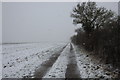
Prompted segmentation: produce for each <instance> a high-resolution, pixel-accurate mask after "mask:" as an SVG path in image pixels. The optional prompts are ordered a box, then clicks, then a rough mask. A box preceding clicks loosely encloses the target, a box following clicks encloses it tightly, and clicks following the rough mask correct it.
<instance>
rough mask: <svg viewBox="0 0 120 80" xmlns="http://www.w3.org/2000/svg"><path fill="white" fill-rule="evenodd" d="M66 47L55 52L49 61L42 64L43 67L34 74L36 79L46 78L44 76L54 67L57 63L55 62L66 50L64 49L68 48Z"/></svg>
mask: <svg viewBox="0 0 120 80" xmlns="http://www.w3.org/2000/svg"><path fill="white" fill-rule="evenodd" d="M66 46H67V45H66ZM66 46H64V47H63V48H62V49H61V50H59V51H57V52H55V53H54V54H53V55H52V56H51V57H50V58H49V60H47V61H45V62H43V63H42V64H41V67H40V68H38V69H37V70H36V71H35V73H34V76H33V77H34V78H42V77H44V75H45V74H46V73H47V72H48V71H49V70H50V69H51V67H52V65H53V64H54V63H55V61H56V60H57V59H58V57H59V56H60V54H61V52H62V51H63V50H64V48H65V47H66Z"/></svg>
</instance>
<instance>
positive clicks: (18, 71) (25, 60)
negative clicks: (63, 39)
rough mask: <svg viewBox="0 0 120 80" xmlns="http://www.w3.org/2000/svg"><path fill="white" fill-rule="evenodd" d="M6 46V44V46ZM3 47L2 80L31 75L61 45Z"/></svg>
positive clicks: (13, 45)
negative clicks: (3, 79)
mask: <svg viewBox="0 0 120 80" xmlns="http://www.w3.org/2000/svg"><path fill="white" fill-rule="evenodd" d="M7 45H8V44H7ZM7 45H3V52H2V54H3V74H2V77H3V78H22V77H24V76H28V75H32V74H33V73H34V71H35V69H36V68H37V67H38V66H39V65H40V64H42V62H44V61H45V60H47V59H49V57H50V56H51V55H52V54H54V53H55V52H56V51H58V50H59V49H61V48H62V47H63V46H64V45H65V43H63V44H62V43H61V44H55V43H54V44H50V43H47V44H42V43H32V44H9V45H8V46H7Z"/></svg>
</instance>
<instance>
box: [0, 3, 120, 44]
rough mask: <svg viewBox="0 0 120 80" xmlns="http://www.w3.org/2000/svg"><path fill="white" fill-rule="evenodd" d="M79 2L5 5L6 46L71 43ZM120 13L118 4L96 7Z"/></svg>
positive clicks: (102, 4) (4, 33)
mask: <svg viewBox="0 0 120 80" xmlns="http://www.w3.org/2000/svg"><path fill="white" fill-rule="evenodd" d="M76 4H77V2H58V3H56V2H54V3H52V2H38V3H36V2H33V3H31V2H26V3H24V2H19V3H15V2H6V3H5V2H4V3H2V14H3V15H2V17H3V18H2V21H3V22H2V24H3V25H2V26H3V27H2V28H3V29H2V31H3V32H2V33H3V36H2V37H3V42H40V41H69V38H70V36H72V35H73V34H74V29H75V26H74V25H73V24H72V18H71V17H70V13H71V12H72V9H73V7H74V6H76ZM97 4H98V5H99V6H104V7H106V8H108V9H112V10H113V11H114V12H117V11H118V9H117V8H118V6H117V2H116V3H115V2H114V3H113V2H112V3H105V2H104V3H97Z"/></svg>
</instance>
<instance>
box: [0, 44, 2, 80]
mask: <svg viewBox="0 0 120 80" xmlns="http://www.w3.org/2000/svg"><path fill="white" fill-rule="evenodd" d="M1 53H2V45H1V44H0V79H1V78H2V54H1Z"/></svg>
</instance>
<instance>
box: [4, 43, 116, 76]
mask: <svg viewBox="0 0 120 80" xmlns="http://www.w3.org/2000/svg"><path fill="white" fill-rule="evenodd" d="M2 55H3V59H2V61H3V66H2V67H3V68H2V70H3V73H2V77H3V78H23V77H30V78H31V77H32V78H36V77H37V78H38V77H40V78H41V77H42V78H69V77H74V78H75V76H78V77H80V78H115V77H116V75H117V73H115V71H111V72H110V71H106V70H105V67H106V65H104V64H101V63H97V62H95V61H94V59H93V58H92V57H91V56H90V55H89V54H88V53H86V52H85V51H84V50H82V49H79V48H78V47H77V46H75V45H73V44H71V43H69V44H67V43H27V44H5V45H3V48H2ZM72 74H73V75H72ZM71 75H72V76H71Z"/></svg>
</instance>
